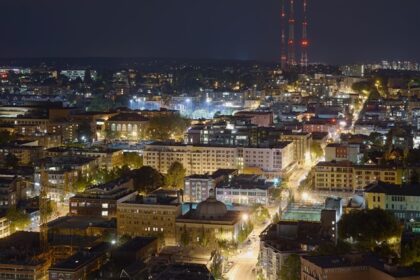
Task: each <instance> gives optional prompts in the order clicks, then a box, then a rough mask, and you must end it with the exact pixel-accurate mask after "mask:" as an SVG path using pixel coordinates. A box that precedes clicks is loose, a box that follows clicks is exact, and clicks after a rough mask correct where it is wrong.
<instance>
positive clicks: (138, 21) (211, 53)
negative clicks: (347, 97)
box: [0, 0, 420, 64]
mask: <svg viewBox="0 0 420 280" xmlns="http://www.w3.org/2000/svg"><path fill="white" fill-rule="evenodd" d="M300 2H301V1H298V2H297V5H298V7H297V9H296V12H297V18H299V16H300V15H299V12H300V11H301V9H300V8H299V5H300V4H301V3H300ZM336 2H337V1H332V0H322V1H318V2H316V3H315V2H314V1H309V3H308V5H309V9H308V20H309V26H308V29H309V35H308V37H309V40H310V47H309V51H308V52H309V61H310V62H311V63H316V62H319V63H329V64H344V63H361V62H363V63H366V62H376V61H380V60H382V59H390V60H417V61H418V60H420V54H419V53H418V52H417V50H416V46H417V45H418V44H419V43H420V42H419V41H420V39H418V38H417V37H416V36H414V34H415V32H416V27H417V26H419V24H420V22H419V21H420V19H418V17H416V11H418V10H419V9H420V3H419V2H416V1H405V2H404V3H403V4H401V3H398V5H397V4H395V3H393V2H391V1H389V0H385V1H379V0H374V1H368V2H367V1H361V0H357V1H352V2H351V3H350V1H340V3H336ZM280 11H281V2H280V1H271V0H270V1H266V2H264V3H260V2H256V1H251V0H246V1H240V3H239V1H237V0H233V1H229V2H228V3H225V2H222V1H212V2H211V3H210V2H204V1H201V2H196V1H190V0H184V1H181V2H179V1H178V2H177V3H172V1H167V0H159V1H153V2H147V1H125V2H124V3H118V4H116V3H115V2H114V1H100V2H98V1H89V3H85V2H82V1H79V0H76V1H72V2H71V3H63V2H60V3H59V4H57V3H54V2H53V1H49V0H45V1H42V2H37V3H29V2H26V1H13V2H11V1H7V2H6V1H3V2H1V3H0V24H2V26H7V28H4V30H3V38H2V43H1V44H0V57H1V58H10V57H14V58H15V57H167V58H188V59H232V60H259V61H271V62H279V61H280V40H281V38H280V34H281V18H280ZM76 15H77V16H76ZM181 31H182V32H181ZM299 32H300V22H297V33H299Z"/></svg>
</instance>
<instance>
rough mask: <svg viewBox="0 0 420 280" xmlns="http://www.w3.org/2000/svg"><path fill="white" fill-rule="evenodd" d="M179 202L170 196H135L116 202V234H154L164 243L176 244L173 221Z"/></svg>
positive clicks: (178, 211)
mask: <svg viewBox="0 0 420 280" xmlns="http://www.w3.org/2000/svg"><path fill="white" fill-rule="evenodd" d="M180 215H181V204H180V203H178V200H177V199H176V198H175V199H174V198H172V197H159V196H156V197H154V196H150V197H141V196H139V197H136V198H135V199H132V200H129V201H124V202H122V203H118V204H117V232H118V236H123V235H128V236H131V237H136V236H154V237H159V239H160V241H163V240H164V242H165V245H174V244H176V241H175V240H176V238H175V223H176V218H177V217H178V216H180Z"/></svg>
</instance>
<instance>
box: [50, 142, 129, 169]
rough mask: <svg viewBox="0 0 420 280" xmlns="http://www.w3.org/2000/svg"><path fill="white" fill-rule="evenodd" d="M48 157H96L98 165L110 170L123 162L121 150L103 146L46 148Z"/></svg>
mask: <svg viewBox="0 0 420 280" xmlns="http://www.w3.org/2000/svg"><path fill="white" fill-rule="evenodd" d="M46 155H47V156H48V157H57V156H83V157H92V158H98V162H99V167H100V168H106V169H108V170H111V169H113V168H116V167H120V166H122V165H123V164H124V154H123V151H122V150H117V149H105V148H99V147H94V148H73V147H72V148H67V147H55V148H50V149H48V150H46Z"/></svg>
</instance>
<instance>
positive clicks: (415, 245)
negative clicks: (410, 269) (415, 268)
mask: <svg viewBox="0 0 420 280" xmlns="http://www.w3.org/2000/svg"><path fill="white" fill-rule="evenodd" d="M415 263H420V237H419V236H416V237H414V238H413V239H412V240H410V241H409V242H407V243H406V244H405V245H404V246H402V248H401V264H402V265H405V266H411V265H413V264H415Z"/></svg>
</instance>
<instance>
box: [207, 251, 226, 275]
mask: <svg viewBox="0 0 420 280" xmlns="http://www.w3.org/2000/svg"><path fill="white" fill-rule="evenodd" d="M210 272H211V274H212V275H213V277H214V278H215V279H216V280H219V279H223V256H222V254H221V253H220V251H219V250H215V251H214V252H213V253H212V257H211V264H210Z"/></svg>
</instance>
